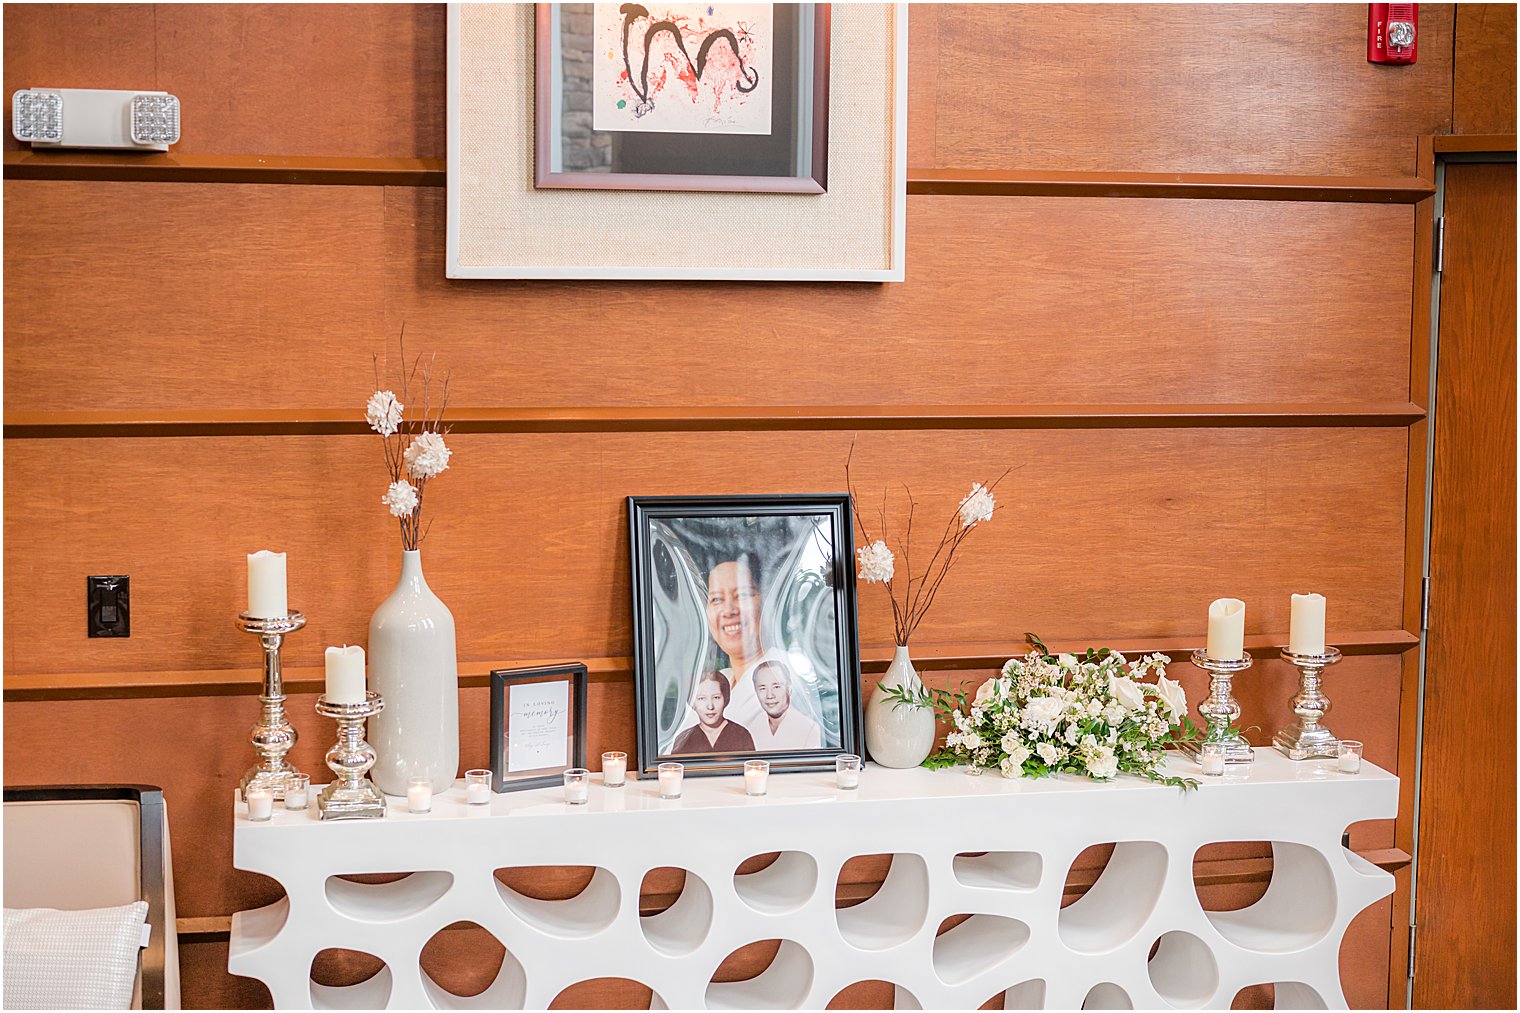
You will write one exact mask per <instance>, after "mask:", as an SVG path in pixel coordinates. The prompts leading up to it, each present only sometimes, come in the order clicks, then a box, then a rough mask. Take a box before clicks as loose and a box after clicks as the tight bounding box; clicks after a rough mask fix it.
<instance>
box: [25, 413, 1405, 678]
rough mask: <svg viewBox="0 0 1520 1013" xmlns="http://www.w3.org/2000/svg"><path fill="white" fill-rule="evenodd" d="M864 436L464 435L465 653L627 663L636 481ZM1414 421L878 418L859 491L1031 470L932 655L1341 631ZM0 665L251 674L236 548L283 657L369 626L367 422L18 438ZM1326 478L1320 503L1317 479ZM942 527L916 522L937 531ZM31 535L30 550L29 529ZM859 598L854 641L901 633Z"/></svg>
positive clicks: (371, 569) (316, 655)
mask: <svg viewBox="0 0 1520 1013" xmlns="http://www.w3.org/2000/svg"><path fill="white" fill-rule="evenodd" d="M856 438H857V437H856V436H855V434H852V433H849V432H827V433H814V432H789V433H747V434H742V435H735V434H726V433H659V434H638V433H585V434H580V433H565V434H544V435H533V434H471V435H458V434H456V435H455V436H454V437H453V439H452V444H453V447H454V449H455V457H454V459H453V462H452V466H451V468H450V470H449V472H448V473H447V474H446V475H445V476H444V477H443V478H442V479H440V480H439V484H438V485H436V486H435V487H434V488H433V491H432V492H431V493H430V494H429V497H428V503H429V508H430V510H431V511H433V513H432V516H433V518H434V524H433V528H432V534H431V535H430V536H429V539H428V541H427V543H426V545H425V547H424V560H425V563H426V567H427V572H428V575H429V580H430V581H431V583H432V585H433V587H434V589H435V590H436V591H437V592H438V594H439V595H440V597H442V598H443V600H444V601H445V602H447V603H448V605H449V607H450V608H451V609H452V610H453V612H454V615H455V617H456V620H457V622H458V626H459V637H460V652H461V656H462V657H464V658H467V659H483V658H551V657H556V656H561V655H565V656H577V655H588V656H592V657H616V656H623V655H627V654H629V653H630V636H629V630H628V608H629V606H628V563H627V541H626V540H627V524H626V517H625V513H626V511H625V508H624V503H623V498H624V496H625V495H628V494H640V495H657V494H681V493H686V494H691V493H722V492H751V493H753V492H788V491H795V492H804V491H806V492H819V491H829V490H835V489H838V488H841V487H842V486H843V485H844V474H843V464H844V460H845V457H846V455H847V453H848V452H849V448H850V444H851V441H852V440H853V439H856ZM1405 444H1406V432H1405V430H1403V429H1353V428H1346V429H1282V430H1264V429H1228V430H1225V429H1173V430H1167V429H1155V430H1044V431H1018V430H1001V431H993V432H987V431H970V432H960V431H957V432H945V431H924V432H863V433H861V434H859V436H858V446H857V447H856V451H855V456H856V466H855V478H856V483H857V488H858V491H859V492H860V494H861V495H862V497H864V498H865V499H866V501H867V502H872V501H874V500H875V498H876V497H877V496H879V495H880V493H881V491H882V490H883V489H885V488H888V487H891V488H899V486H898V483H899V482H906V483H907V484H908V485H910V486H911V487H912V489H913V491H914V494H915V495H916V496H917V497H918V499H919V502H920V504H921V505H922V507H923V508H924V509H927V510H930V511H931V513H932V514H935V515H937V514H940V513H941V511H943V513H944V515H948V514H949V513H950V511H951V510H953V509H954V505H955V503H957V502H958V501H959V499H960V498H961V497H962V496H964V495H965V491H966V489H967V488H969V486H970V483H971V481H972V480H973V479H985V478H987V477H988V476H990V475H996V474H998V473H1000V472H1001V471H1002V470H1003V469H1004V468H1005V467H1009V466H1013V467H1015V468H1016V469H1018V470H1016V471H1015V472H1014V473H1013V474H1012V476H1011V477H1010V478H1009V479H1008V481H1007V482H1005V484H1004V485H1003V487H1002V489H1001V491H1000V492H999V498H1000V500H1001V502H1002V503H1003V504H1004V512H1003V513H1002V514H1001V515H1000V516H999V518H998V521H997V522H996V523H993V524H990V525H988V526H987V528H986V529H985V534H983V533H981V532H979V533H978V535H977V538H976V543H977V544H975V545H973V546H969V547H968V553H967V555H966V557H965V560H964V562H963V563H962V565H961V567H960V568H959V569H958V571H957V572H956V573H955V575H953V576H952V578H951V579H950V581H949V582H948V583H947V584H946V585H945V587H944V589H943V591H942V593H941V595H940V600H939V602H938V604H937V606H936V611H935V612H934V614H932V615H931V616H930V618H929V619H928V620H927V621H926V622H925V624H924V626H923V627H922V628H921V630H920V632H919V640H920V642H921V643H924V644H935V643H945V642H986V641H1001V642H1006V641H1007V640H1009V639H1010V638H1016V637H1017V636H1019V635H1020V634H1021V633H1022V631H1024V630H1027V629H1035V630H1038V631H1040V632H1041V633H1042V634H1043V635H1045V636H1047V637H1050V638H1053V639H1070V638H1081V637H1085V636H1088V635H1090V634H1092V633H1093V632H1095V631H1099V630H1101V631H1104V632H1106V633H1107V634H1109V635H1111V636H1146V637H1150V636H1182V635H1191V634H1193V633H1195V632H1200V631H1201V630H1202V628H1203V624H1204V611H1205V606H1206V605H1207V603H1208V602H1209V601H1210V600H1211V599H1213V598H1216V597H1219V596H1220V595H1224V594H1233V595H1237V596H1239V597H1242V598H1244V599H1246V600H1247V601H1248V602H1250V604H1251V611H1250V613H1249V617H1248V623H1247V632H1248V633H1257V632H1270V631H1279V630H1284V629H1286V628H1287V619H1288V616H1287V607H1288V594H1289V592H1290V591H1295V590H1304V589H1306V588H1309V587H1313V588H1315V589H1316V590H1319V591H1322V592H1324V593H1325V594H1327V595H1328V596H1330V597H1331V599H1332V601H1333V602H1334V603H1335V604H1334V606H1333V612H1332V615H1331V619H1330V622H1331V627H1332V629H1342V630H1391V629H1397V628H1398V625H1399V617H1400V607H1401V604H1402V602H1401V592H1400V580H1399V576H1400V572H1401V569H1400V568H1401V566H1402V564H1403V502H1404V496H1403V490H1404V456H1405V450H1406V447H1405ZM5 449H6V455H5V479H6V481H5V534H6V538H7V541H8V544H9V545H10V546H11V548H12V552H11V555H10V556H9V557H8V562H7V567H6V580H5V605H6V617H7V624H6V625H7V633H8V636H7V637H6V641H5V659H6V669H7V671H8V672H86V671H100V672H109V671H137V672H142V671H153V670H163V669H216V668H243V667H247V666H248V665H250V664H252V661H251V660H250V659H251V658H252V657H253V656H252V655H250V654H249V652H250V651H251V650H252V645H251V644H250V643H249V642H248V640H249V638H248V637H246V636H245V635H243V634H240V633H238V632H237V631H236V630H235V629H234V628H233V626H232V617H233V616H234V615H235V614H236V612H237V611H238V610H239V609H240V608H242V606H243V601H244V598H243V595H244V580H245V577H244V575H245V567H244V558H243V554H244V553H245V552H249V551H253V550H255V549H258V548H267V547H273V548H276V549H281V550H285V551H288V552H289V553H290V560H291V562H290V601H291V604H292V606H293V607H297V608H300V609H302V610H303V611H305V612H306V613H307V615H308V617H309V619H310V625H309V626H308V628H307V629H306V630H305V631H303V632H302V633H300V634H297V635H296V636H295V637H294V638H292V644H291V653H290V654H289V655H288V656H287V662H288V663H289V664H291V665H301V666H305V665H317V664H318V663H319V661H320V654H321V650H322V649H323V648H324V647H326V646H327V645H328V644H337V643H354V642H359V641H362V640H363V638H364V635H365V631H366V630H367V628H368V621H369V615H370V613H371V612H372V611H373V609H374V607H375V605H376V604H377V603H378V602H379V601H380V599H381V598H383V597H384V595H385V594H386V593H388V592H389V590H390V588H391V586H392V584H393V582H394V580H395V572H394V567H395V566H396V560H397V557H398V553H397V548H396V543H397V538H396V535H395V531H394V528H393V527H392V525H391V524H390V523H389V521H390V518H389V517H388V515H387V514H386V513H385V511H384V509H383V508H382V507H381V506H380V504H379V497H380V494H381V492H382V491H383V490H384V482H385V479H384V473H383V470H382V464H381V460H380V448H379V446H378V438H376V437H373V436H369V437H364V436H332V437H200V438H190V439H162V440H152V439H147V440H138V439H129V438H123V439H79V440H20V439H12V440H7V441H6V448H5ZM1305 475H1313V476H1315V483H1316V494H1315V495H1314V496H1306V495H1303V494H1302V492H1301V489H1302V485H1301V482H1302V479H1303V476H1305ZM925 530H927V529H925ZM23 545H24V546H25V547H26V549H25V552H24V553H22V554H17V553H16V547H17V546H23ZM91 573H125V574H128V575H130V576H131V577H132V578H133V581H132V605H133V624H132V625H133V636H132V637H131V638H130V639H125V640H101V639H96V640H91V639H86V637H85V635H84V616H83V601H82V596H81V590H80V589H81V587H82V586H83V583H84V581H83V578H84V577H85V576H86V575H88V574H91ZM886 613H887V607H886V602H885V601H883V600H882V598H881V592H880V591H879V589H877V588H867V589H865V590H864V592H863V594H862V626H861V638H862V642H863V643H864V644H866V645H870V646H878V645H885V644H887V643H889V642H890V639H891V632H890V625H889V623H888V622H887V620H886Z"/></svg>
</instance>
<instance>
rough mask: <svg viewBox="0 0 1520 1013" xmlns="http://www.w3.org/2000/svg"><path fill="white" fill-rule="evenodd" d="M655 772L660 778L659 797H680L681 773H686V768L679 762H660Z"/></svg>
mask: <svg viewBox="0 0 1520 1013" xmlns="http://www.w3.org/2000/svg"><path fill="white" fill-rule="evenodd" d="M656 773H657V774H658V775H659V778H660V797H661V798H680V797H681V775H683V774H684V773H686V768H685V767H683V766H681V765H680V764H679V763H662V764H660V766H659V768H658V770H657V771H656Z"/></svg>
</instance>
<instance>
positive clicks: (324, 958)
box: [309, 949, 392, 1010]
mask: <svg viewBox="0 0 1520 1013" xmlns="http://www.w3.org/2000/svg"><path fill="white" fill-rule="evenodd" d="M375 964H379V967H378V969H376V970H375V971H374V973H373V974H371V975H370V976H369V977H368V978H365V979H364V980H363V981H360V982H357V983H355V984H352V985H324V984H321V983H319V982H318V981H317V980H316V978H317V977H318V976H319V975H321V976H325V974H323V972H324V971H328V970H329V969H331V968H333V966H334V965H338V966H341V967H342V968H343V969H344V970H352V969H353V968H354V967H359V968H363V967H365V966H373V965H375ZM319 965H322V966H321V967H319ZM311 970H312V976H311V979H310V982H309V984H310V987H311V1008H312V1009H361V1010H362V1009H384V1008H385V1004H386V1003H387V1002H389V1001H390V998H391V984H392V981H391V969H390V967H389V966H388V965H387V964H386V963H385V961H383V960H381V959H380V958H379V957H376V956H375V955H374V954H372V953H364V952H362V951H359V950H346V949H326V950H322V951H320V952H319V953H317V955H316V956H315V957H313V958H312V962H311ZM338 973H339V974H340V975H341V976H342V977H347V976H348V975H347V974H344V973H343V972H342V971H339V972H338Z"/></svg>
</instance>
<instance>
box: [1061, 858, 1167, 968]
mask: <svg viewBox="0 0 1520 1013" xmlns="http://www.w3.org/2000/svg"><path fill="white" fill-rule="evenodd" d="M1166 862H1167V855H1166V848H1164V847H1163V846H1161V845H1160V844H1158V843H1156V842H1155V841H1121V842H1120V843H1118V844H1116V845H1115V846H1114V853H1113V857H1112V858H1110V859H1109V860H1108V865H1107V866H1105V867H1104V869H1103V873H1102V874H1101V875H1100V876H1099V877H1098V881H1097V882H1096V883H1094V884H1093V885H1092V889H1090V890H1088V891H1087V893H1085V894H1083V895H1082V897H1080V898H1079V899H1078V900H1077V901H1076V903H1074V904H1072V905H1071V906H1070V907H1066V908H1062V909H1061V915H1060V918H1059V920H1058V922H1057V925H1058V926H1059V930H1060V934H1061V941H1062V942H1063V943H1065V944H1066V945H1067V946H1069V947H1071V948H1072V949H1073V950H1076V951H1078V952H1080V953H1106V952H1108V951H1109V950H1113V949H1116V948H1117V947H1119V946H1122V945H1123V944H1124V943H1126V942H1128V941H1129V940H1131V939H1133V938H1134V937H1135V935H1136V934H1137V933H1138V932H1139V931H1140V929H1141V927H1142V926H1143V925H1144V924H1145V922H1146V919H1148V918H1150V916H1151V912H1152V911H1154V910H1155V909H1156V901H1157V900H1158V899H1160V897H1161V888H1162V886H1163V885H1164V884H1165V880H1166ZM1116 987H1117V986H1116Z"/></svg>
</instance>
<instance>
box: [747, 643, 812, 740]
mask: <svg viewBox="0 0 1520 1013" xmlns="http://www.w3.org/2000/svg"><path fill="white" fill-rule="evenodd" d="M753 678H754V681H755V696H756V698H757V699H759V701H760V714H759V716H758V717H756V718H754V719H752V720H751V722H750V724H749V731H750V735H752V736H753V737H754V740H755V748H756V749H757V750H760V751H762V752H764V751H767V750H772V749H818V748H820V746H821V745H822V744H823V733H822V731H821V730H820V729H819V727H818V723H817V722H816V721H814V720H813V719H812V718H810V717H808V716H807V715H806V714H803V713H802V712H801V711H799V710H797V708H795V707H793V706H792V673H791V672H790V671H789V670H788V669H787V667H786V666H785V665H783V664H782V663H781V662H779V661H763V662H761V663H760V664H759V665H757V666H755V671H754V674H753Z"/></svg>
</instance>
